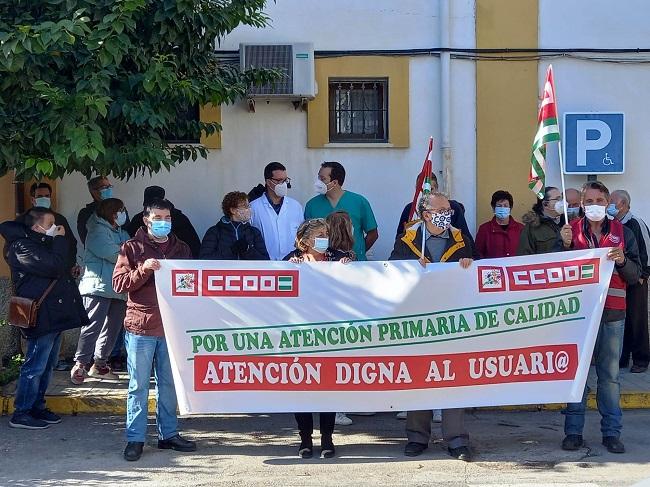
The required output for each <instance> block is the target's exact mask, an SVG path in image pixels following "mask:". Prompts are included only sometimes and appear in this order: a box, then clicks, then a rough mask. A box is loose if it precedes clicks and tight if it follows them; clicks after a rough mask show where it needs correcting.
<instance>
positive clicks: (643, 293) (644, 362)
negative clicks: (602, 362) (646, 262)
mask: <svg viewBox="0 0 650 487" xmlns="http://www.w3.org/2000/svg"><path fill="white" fill-rule="evenodd" d="M626 306H627V311H626V314H625V334H624V335H623V353H622V354H621V363H620V365H621V367H627V366H628V365H629V361H630V354H632V363H633V364H634V365H639V366H641V367H647V366H648V363H649V362H650V339H649V337H648V281H647V280H646V281H644V283H643V284H634V285H633V286H628V287H627V297H626Z"/></svg>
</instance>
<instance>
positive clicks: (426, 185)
mask: <svg viewBox="0 0 650 487" xmlns="http://www.w3.org/2000/svg"><path fill="white" fill-rule="evenodd" d="M432 152H433V137H429V150H428V151H427V156H426V157H425V158H424V164H423V165H422V171H420V174H418V178H417V181H416V183H415V194H414V195H413V201H412V203H411V212H410V213H409V219H408V221H413V220H414V219H415V214H416V210H417V206H418V200H419V199H420V197H421V196H422V195H423V194H425V193H429V192H431V175H432V174H433V164H432V163H431V153H432Z"/></svg>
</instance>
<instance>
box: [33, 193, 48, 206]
mask: <svg viewBox="0 0 650 487" xmlns="http://www.w3.org/2000/svg"><path fill="white" fill-rule="evenodd" d="M34 203H35V205H36V206H38V207H40V208H49V207H50V206H52V200H51V199H50V198H49V197H47V196H41V197H40V198H34Z"/></svg>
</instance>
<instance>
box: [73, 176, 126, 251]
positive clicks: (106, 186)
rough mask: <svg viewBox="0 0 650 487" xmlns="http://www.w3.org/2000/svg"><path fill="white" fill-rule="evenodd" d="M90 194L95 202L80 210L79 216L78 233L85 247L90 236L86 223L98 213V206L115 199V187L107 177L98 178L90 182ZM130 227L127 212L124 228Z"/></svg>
mask: <svg viewBox="0 0 650 487" xmlns="http://www.w3.org/2000/svg"><path fill="white" fill-rule="evenodd" d="M88 192H89V193H90V196H92V197H93V201H92V202H91V203H88V204H87V205H86V206H85V207H84V208H82V209H81V210H79V214H78V215H77V233H78V234H79V238H80V239H81V243H83V244H84V245H86V235H87V234H88V230H87V229H86V223H88V219H89V218H90V215H92V214H93V213H95V211H97V205H98V204H99V202H100V201H101V200H106V199H108V198H112V197H113V185H112V184H111V182H110V181H109V180H108V178H107V177H106V176H96V177H94V178H92V179H91V180H90V181H88ZM128 225H129V214H128V212H127V214H126V223H125V224H124V225H123V227H124V228H127V227H128Z"/></svg>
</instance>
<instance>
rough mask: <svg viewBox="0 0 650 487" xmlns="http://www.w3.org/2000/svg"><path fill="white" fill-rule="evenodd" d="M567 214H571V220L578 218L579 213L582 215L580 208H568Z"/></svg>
mask: <svg viewBox="0 0 650 487" xmlns="http://www.w3.org/2000/svg"><path fill="white" fill-rule="evenodd" d="M566 212H567V215H568V216H569V220H571V219H573V218H576V217H577V216H578V215H580V208H579V207H577V208H567V209H566Z"/></svg>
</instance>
